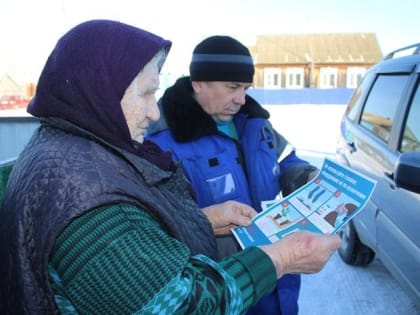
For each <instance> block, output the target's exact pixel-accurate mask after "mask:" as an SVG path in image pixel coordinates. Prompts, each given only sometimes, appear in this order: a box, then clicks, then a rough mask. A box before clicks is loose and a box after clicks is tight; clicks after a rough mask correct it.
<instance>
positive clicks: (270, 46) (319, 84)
mask: <svg viewBox="0 0 420 315" xmlns="http://www.w3.org/2000/svg"><path fill="white" fill-rule="evenodd" d="M248 48H249V49H250V51H251V54H252V56H253V58H254V63H255V77H254V87H255V88H263V89H279V88H306V87H313V88H355V87H356V86H357V83H358V82H359V81H360V79H361V77H362V76H363V75H364V73H365V72H366V71H367V69H368V68H369V67H371V66H372V65H374V64H376V63H377V62H378V61H379V60H380V59H382V52H381V50H380V48H379V44H378V41H377V39H376V35H375V34H373V33H349V34H295V35H260V36H257V38H256V44H255V46H251V47H248Z"/></svg>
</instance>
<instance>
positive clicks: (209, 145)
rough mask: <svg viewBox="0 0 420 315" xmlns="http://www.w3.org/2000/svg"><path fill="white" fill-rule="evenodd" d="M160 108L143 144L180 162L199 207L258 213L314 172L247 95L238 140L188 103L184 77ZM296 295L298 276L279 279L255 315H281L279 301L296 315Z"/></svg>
mask: <svg viewBox="0 0 420 315" xmlns="http://www.w3.org/2000/svg"><path fill="white" fill-rule="evenodd" d="M159 106H160V110H161V119H160V120H159V121H158V122H156V123H154V124H152V125H151V126H150V129H149V130H148V138H149V139H151V140H153V141H155V142H156V143H157V144H159V145H160V146H161V147H162V149H164V150H168V151H172V153H173V157H174V159H175V160H178V161H182V164H183V167H184V168H185V172H186V174H187V176H188V178H189V180H190V181H191V183H192V186H193V187H194V189H195V191H196V194H197V201H198V204H199V205H200V207H206V206H209V205H212V204H215V203H220V202H224V201H227V200H236V201H240V202H243V203H246V204H248V205H251V206H252V207H254V209H256V210H257V211H260V210H261V201H264V200H271V199H274V198H275V197H276V196H277V195H278V194H279V192H280V191H281V188H282V187H281V183H286V184H285V185H288V186H289V187H288V190H293V189H295V188H297V187H298V186H300V185H301V184H303V183H304V182H306V179H307V176H308V173H309V171H311V170H313V168H311V167H308V166H309V164H308V163H307V162H306V161H304V160H301V159H300V158H298V157H297V156H296V155H295V152H294V150H293V148H292V147H291V145H290V144H289V143H288V142H287V141H286V139H285V138H284V137H282V136H281V135H280V134H279V133H277V132H276V131H275V130H274V129H273V127H272V125H271V124H270V122H269V120H268V118H269V113H268V112H267V111H266V110H265V109H264V108H263V107H262V106H261V105H260V104H258V103H257V102H256V101H255V100H254V99H253V98H251V97H250V96H248V95H247V96H246V103H245V105H243V106H242V107H241V110H240V111H239V113H238V114H236V115H235V117H234V123H235V126H236V129H237V131H238V135H239V140H235V139H233V138H230V137H228V136H227V135H225V134H223V133H221V132H220V131H218V129H217V125H216V123H215V121H214V120H213V119H212V118H211V116H209V115H208V114H207V113H206V112H204V110H203V109H202V108H201V106H200V105H199V104H198V103H197V102H196V101H195V99H194V98H193V89H192V85H191V81H190V78H189V77H184V78H181V79H179V80H177V82H176V83H175V84H174V85H173V86H172V87H170V88H168V89H167V90H166V91H165V93H164V95H163V96H162V98H161V99H160V101H159ZM296 170H297V171H296ZM296 174H298V175H296ZM288 179H290V180H288ZM292 187H293V188H292ZM289 192H290V191H289ZM289 192H287V193H289ZM299 289H300V276H299V275H286V276H284V277H283V278H282V279H280V280H279V284H278V288H277V294H274V297H273V296H268V297H267V299H265V300H264V301H261V303H259V304H257V306H256V307H255V308H254V309H255V314H257V313H259V314H280V310H279V306H278V303H279V299H281V314H283V315H287V314H297V311H298V306H297V298H298V294H299ZM276 295H277V296H276ZM273 309H274V310H273ZM271 311H273V313H271ZM249 314H253V311H251V312H250V313H249Z"/></svg>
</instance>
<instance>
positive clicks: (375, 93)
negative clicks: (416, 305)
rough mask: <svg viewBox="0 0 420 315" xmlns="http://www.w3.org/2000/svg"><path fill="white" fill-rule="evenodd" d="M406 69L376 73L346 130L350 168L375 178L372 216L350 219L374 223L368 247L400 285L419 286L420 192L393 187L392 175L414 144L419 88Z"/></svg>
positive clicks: (416, 145)
mask: <svg viewBox="0 0 420 315" xmlns="http://www.w3.org/2000/svg"><path fill="white" fill-rule="evenodd" d="M407 70H410V71H407ZM411 70H412V67H407V66H406V65H404V67H391V68H390V69H387V71H384V69H382V71H379V73H377V77H376V79H375V82H374V84H373V86H372V88H371V90H370V91H369V95H368V97H367V99H366V101H365V103H364V106H363V108H362V111H361V113H360V120H359V125H358V126H357V127H355V128H354V129H353V130H352V131H351V132H350V133H351V137H352V141H351V144H352V152H351V153H350V154H347V158H348V162H349V164H350V165H351V167H352V168H354V169H356V170H359V171H361V172H362V173H365V174H367V175H368V176H370V177H372V178H374V179H376V180H377V186H376V189H375V192H374V194H373V196H372V204H373V208H374V209H375V214H374V218H372V215H371V217H370V219H371V220H370V221H368V220H366V218H363V217H360V219H359V220H355V224H356V225H357V224H359V225H360V224H361V225H363V227H359V228H369V229H372V228H374V229H375V233H376V235H375V239H376V244H374V245H373V248H374V250H375V252H376V253H377V255H378V256H379V258H380V259H381V260H382V262H383V263H384V265H386V267H387V268H388V269H389V270H390V271H391V272H392V273H393V275H394V277H395V278H396V279H397V280H399V282H400V283H401V284H402V285H408V286H410V287H411V290H412V291H413V289H414V292H419V284H420V274H419V273H418V266H419V265H420V252H419V241H420V233H419V232H418V231H419V229H418V223H419V219H418V218H419V216H420V213H419V212H420V207H419V201H420V199H419V194H415V193H411V192H408V191H406V190H404V189H400V188H397V187H396V186H395V183H394V182H393V180H392V173H393V166H394V164H395V161H396V160H397V159H398V157H399V155H400V150H412V149H413V148H418V141H419V137H420V134H419V128H418V127H417V125H418V124H419V123H418V122H419V121H420V116H419V112H420V110H419V109H418V107H419V102H420V101H419V99H420V95H419V94H420V92H419V91H418V90H419V88H418V81H417V83H416V84H417V85H413V83H412V82H413V77H415V76H417V74H413V73H412V72H411ZM414 82H416V81H415V80H414ZM412 91H415V92H414V93H413V92H412ZM406 112H408V115H406ZM414 121H415V122H416V123H413V122H414ZM402 130H404V131H402ZM368 219H369V218H368ZM363 220H365V221H363ZM370 232H373V231H370ZM370 245H372V244H370Z"/></svg>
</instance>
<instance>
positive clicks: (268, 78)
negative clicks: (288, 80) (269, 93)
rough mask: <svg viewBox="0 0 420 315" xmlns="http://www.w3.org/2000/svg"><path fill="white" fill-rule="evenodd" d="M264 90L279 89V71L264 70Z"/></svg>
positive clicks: (278, 69) (273, 69)
mask: <svg viewBox="0 0 420 315" xmlns="http://www.w3.org/2000/svg"><path fill="white" fill-rule="evenodd" d="M264 88H265V89H278V88H281V69H280V68H265V69H264Z"/></svg>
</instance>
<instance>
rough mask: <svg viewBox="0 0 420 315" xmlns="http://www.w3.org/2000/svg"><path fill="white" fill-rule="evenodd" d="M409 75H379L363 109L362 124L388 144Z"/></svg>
mask: <svg viewBox="0 0 420 315" xmlns="http://www.w3.org/2000/svg"><path fill="white" fill-rule="evenodd" d="M407 81H408V75H379V76H378V78H377V79H376V81H375V83H374V85H373V87H372V89H371V91H370V93H369V96H368V98H367V101H366V103H365V107H364V109H363V113H362V117H361V121H360V124H361V126H363V127H364V128H366V129H367V130H369V131H371V132H372V133H374V134H375V135H377V136H378V137H379V138H381V139H382V140H384V141H385V142H386V143H388V140H389V137H390V133H391V128H392V124H393V121H394V118H395V115H396V113H397V107H398V104H399V102H400V100H401V97H402V95H403V92H404V89H405V87H406V84H407Z"/></svg>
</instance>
